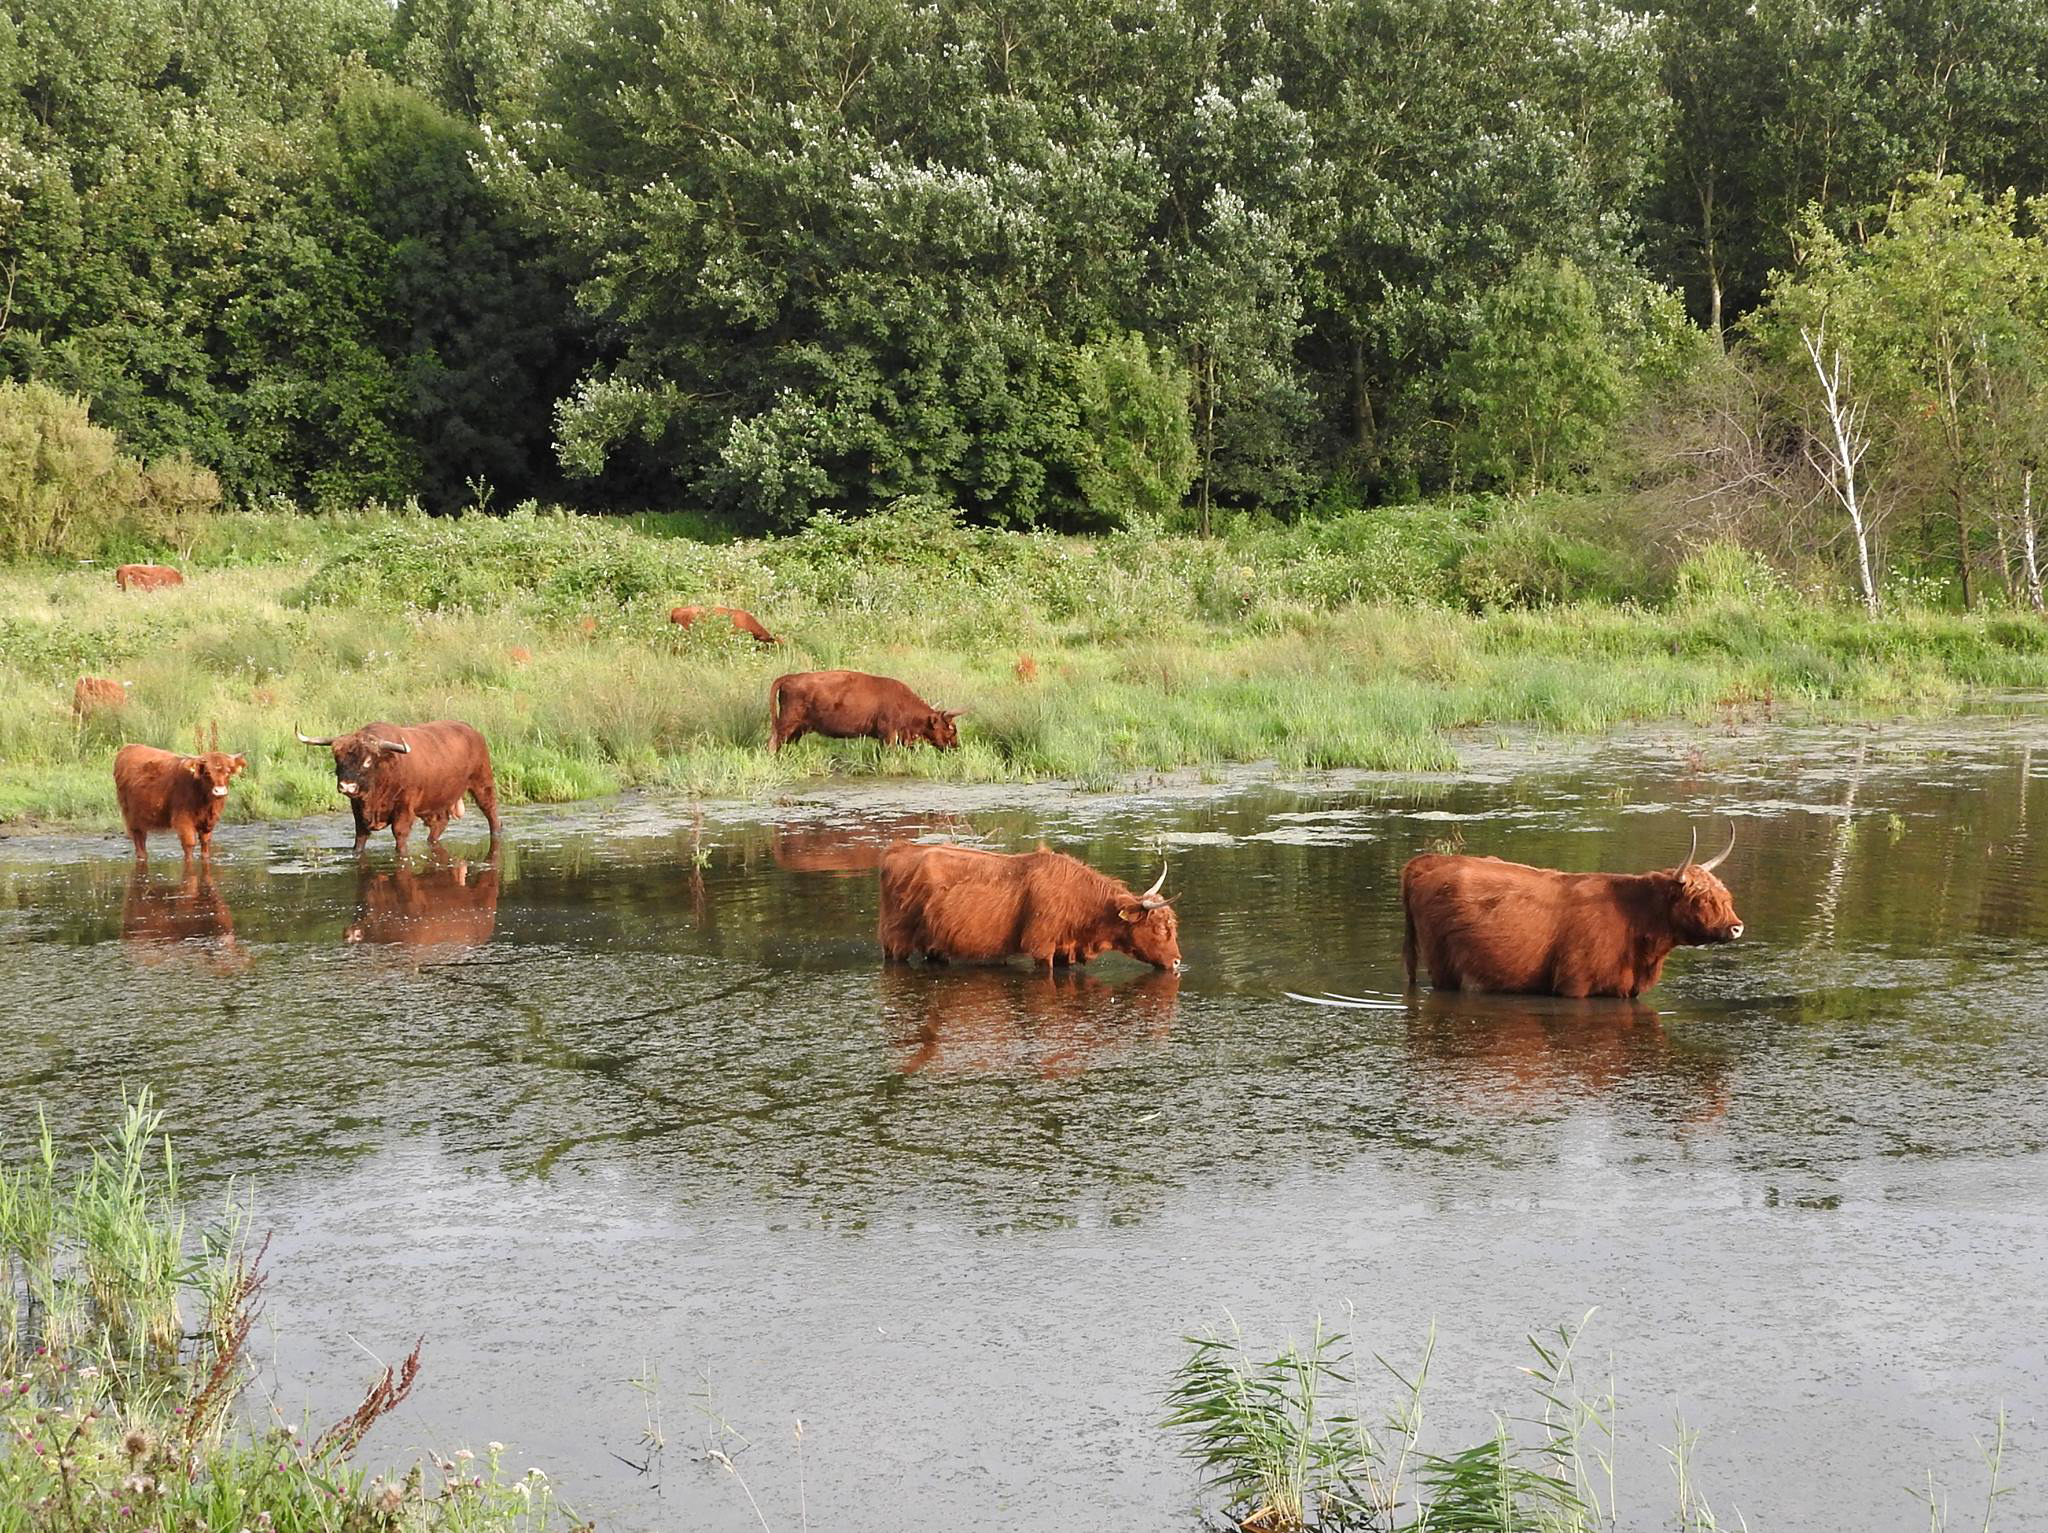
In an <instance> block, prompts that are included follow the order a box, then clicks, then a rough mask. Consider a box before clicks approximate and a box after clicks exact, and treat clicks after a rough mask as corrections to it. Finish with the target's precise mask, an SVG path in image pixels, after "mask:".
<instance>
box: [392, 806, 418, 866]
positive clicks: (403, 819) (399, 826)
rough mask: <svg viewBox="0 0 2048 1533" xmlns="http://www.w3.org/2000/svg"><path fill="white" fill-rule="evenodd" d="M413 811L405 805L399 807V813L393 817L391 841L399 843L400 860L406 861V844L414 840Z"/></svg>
mask: <svg viewBox="0 0 2048 1533" xmlns="http://www.w3.org/2000/svg"><path fill="white" fill-rule="evenodd" d="M412 821H413V813H412V810H411V809H409V808H407V807H406V806H405V805H403V804H400V805H399V806H398V812H397V813H396V814H394V815H392V816H391V839H392V840H394V841H396V842H397V843H398V860H399V861H400V862H403V861H405V843H406V842H408V841H410V840H411V839H412Z"/></svg>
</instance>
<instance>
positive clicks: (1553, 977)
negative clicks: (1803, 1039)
mask: <svg viewBox="0 0 2048 1533" xmlns="http://www.w3.org/2000/svg"><path fill="white" fill-rule="evenodd" d="M1693 845H1694V850H1695V851H1696V850H1698V845H1699V835H1698V833H1697V832H1695V833H1694V835H1693ZM1734 849H1735V837H1734V834H1733V833H1732V831H1731V833H1730V835H1729V837H1728V846H1727V848H1726V849H1725V850H1723V851H1722V853H1721V855H1720V856H1719V857H1714V858H1710V859H1709V860H1708V861H1706V862H1694V861H1693V860H1692V854H1691V853H1687V854H1686V859H1685V861H1684V862H1682V863H1680V864H1679V865H1678V866H1677V867H1675V868H1668V869H1665V870H1664V871H1662V872H1657V873H1558V872H1553V871H1552V870H1551V869H1549V868H1531V867H1525V866H1523V865H1522V864H1521V863H1519V862H1502V861H1501V860H1500V859H1499V858H1498V857H1448V856H1439V855H1434V854H1432V855H1430V856H1425V857H1416V858H1413V859H1411V860H1410V861H1409V863H1408V865H1407V866H1406V867H1404V868H1403V869H1402V870H1401V905H1402V910H1403V914H1404V917H1405V920H1406V935H1405V937H1404V940H1403V942H1402V947H1401V968H1402V972H1403V973H1404V974H1405V975H1406V977H1407V981H1408V984H1409V986H1410V987H1411V988H1413V986H1414V984H1415V974H1416V964H1417V961H1418V959H1419V960H1420V961H1421V962H1422V963H1423V964H1425V965H1426V966H1427V967H1428V969H1429V979H1430V983H1431V984H1432V985H1433V986H1435V987H1436V988H1437V989H1439V990H1493V991H1507V992H1512V993H1517V994H1524V995H1563V996H1588V995H1607V996H1637V995H1641V994H1642V993H1643V992H1644V991H1645V990H1648V989H1649V988H1650V987H1651V986H1652V985H1654V984H1656V983H1657V980H1658V977H1659V976H1660V975H1661V974H1662V973H1663V969H1664V960H1665V959H1666V958H1667V957H1669V956H1670V953H1671V950H1672V949H1673V948H1675V947H1697V946H1700V945H1703V944H1706V943H1718V942H1733V941H1734V940H1735V939H1736V938H1737V937H1740V936H1741V935H1742V918H1741V917H1740V916H1738V915H1737V914H1736V913H1735V901H1734V899H1733V898H1732V897H1731V896H1730V895H1729V893H1728V890H1727V887H1726V886H1725V885H1724V884H1723V883H1722V882H1721V880H1720V879H1718V878H1716V877H1715V876H1714V869H1715V868H1717V867H1719V866H1720V865H1721V863H1722V861H1723V860H1724V859H1725V858H1726V857H1727V855H1728V853H1729V852H1730V851H1733V850H1734Z"/></svg>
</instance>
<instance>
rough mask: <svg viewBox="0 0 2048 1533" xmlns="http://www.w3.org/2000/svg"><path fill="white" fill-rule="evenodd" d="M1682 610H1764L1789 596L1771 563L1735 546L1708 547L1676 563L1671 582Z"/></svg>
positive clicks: (1728, 544) (1715, 544)
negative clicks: (1716, 608) (1705, 608)
mask: <svg viewBox="0 0 2048 1533" xmlns="http://www.w3.org/2000/svg"><path fill="white" fill-rule="evenodd" d="M1673 585H1674V596H1675V598H1676V600H1677V603H1678V605H1680V606H1682V607H1714V606H1724V607H1768V606H1774V605H1777V604H1779V603H1781V602H1784V601H1786V600H1787V599H1788V598H1789V597H1790V596H1791V594H1792V592H1791V588H1790V587H1788V586H1787V585H1786V584H1785V581H1784V578H1783V577H1782V576H1781V575H1779V573H1778V572H1777V570H1776V569H1774V568H1773V567H1772V565H1771V562H1770V561H1769V560H1768V559H1766V558H1765V557H1764V556H1763V555H1762V554H1760V553H1757V552H1755V551H1754V550H1752V549H1747V548H1744V547H1743V546H1742V545H1741V544H1739V543H1708V544H1706V545H1704V546H1703V547H1700V548H1696V549H1694V550H1693V551H1692V552H1691V553H1689V554H1687V555H1686V556H1685V558H1684V559H1683V560H1681V561H1680V562H1679V566H1678V574H1677V577H1676V579H1675V580H1674V582H1673Z"/></svg>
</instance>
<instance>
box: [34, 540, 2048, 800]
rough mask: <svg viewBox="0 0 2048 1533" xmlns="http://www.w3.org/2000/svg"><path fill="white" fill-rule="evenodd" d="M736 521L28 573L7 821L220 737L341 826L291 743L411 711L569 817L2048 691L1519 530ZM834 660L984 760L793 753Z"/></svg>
mask: <svg viewBox="0 0 2048 1533" xmlns="http://www.w3.org/2000/svg"><path fill="white" fill-rule="evenodd" d="M1504 523H1505V524H1506V525H1505V526H1504ZM699 530H701V529H697V528H694V527H692V526H690V525H689V524H687V523H685V522H683V521H682V520H681V519H676V518H669V519H657V518H640V519H600V518H592V517H571V516H558V515H553V514H548V513H538V512H532V511H528V512H522V513H515V514H514V515H511V516H507V517H481V516H476V517H466V518H424V517H419V516H407V515H399V514H383V513H378V514H360V515H355V516H346V517H308V516H289V515H268V516H266V515H260V514H221V515H217V516H213V517H209V518H207V519H206V520H205V522H204V523H203V524H202V525H201V530H200V531H199V532H198V533H197V534H196V535H194V536H193V537H192V538H191V540H190V541H189V543H188V544H187V546H186V547H185V548H183V549H181V550H178V551H176V553H174V554H173V555H172V557H174V558H176V559H177V561H178V562H179V563H180V564H181V565H182V566H183V567H184V569H185V570H186V574H187V579H186V583H185V584H184V586H182V587H181V588H177V589H173V590H168V591H161V592H151V593H140V592H127V593H124V592H121V591H119V590H117V589H116V588H115V586H114V583H113V580H112V577H111V573H110V570H109V569H108V567H107V563H106V562H100V563H96V564H93V565H90V566H84V567H80V566H56V565H49V564H44V565H16V566H13V567H11V568H7V569H4V570H0V820H4V821H7V822H10V823H22V822H33V823H48V824H60V825H75V826H81V827H106V826H112V825H115V824H116V823H118V820H117V815H116V811H115V804H114V797H113V790H112V784H111V780H110V777H109V772H108V762H109V759H110V758H111V756H112V753H113V751H114V750H115V748H116V747H117V746H119V745H120V744H121V743H123V742H124V741H128V740H139V741H144V742H147V743H152V744H159V745H165V746H170V747H174V748H190V746H191V742H192V740H193V738H194V731H195V729H203V730H206V731H209V732H210V731H211V730H212V729H213V728H214V727H215V726H216V725H217V726H218V728H219V731H220V739H221V742H222V744H223V746H224V747H226V748H228V749H232V750H239V751H244V752H246V753H247V754H248V756H249V764H250V770H249V772H248V773H247V775H246V776H245V777H244V778H242V779H241V780H239V781H238V783H237V786H236V791H235V794H234V796H233V798H232V799H231V800H230V806H229V817H230V818H231V819H274V818H281V817H290V816H298V815H307V814H313V813H316V812H320V811H323V810H328V809H333V808H336V807H337V806H338V800H337V799H336V798H335V796H334V792H333V786H332V773H331V768H330V767H329V766H328V765H327V763H326V759H325V755H324V753H322V752H319V751H316V750H309V749H308V748H306V747H304V746H301V745H298V744H297V743H295V741H294V739H293V730H294V727H295V726H299V727H303V728H304V729H305V730H306V732H307V733H309V734H318V735H325V734H331V733H334V732H337V731H340V730H345V729H350V728H354V727H356V726H357V725H360V724H363V723H367V722H369V721H371V720H374V719H389V720H392V721H394V722H399V723H406V722H415V721H420V720H425V719H432V718H443V717H454V718H462V719H466V720H468V721H469V722H471V723H473V724H475V725H476V726H477V727H478V728H480V729H481V730H483V731H484V733H485V734H486V736H487V737H488V738H489V740H490V742H491V746H492V751H493V755H494V758H495V762H496V767H497V771H498V775H499V779H500V784H501V788H502V790H503V791H504V793H505V795H506V796H507V797H508V798H509V799H510V800H511V801H513V802H522V801H534V802H552V801H566V800H572V799H578V798H586V797H590V796H593V795H599V794H605V793H611V792H616V791H618V790H620V789H624V788H631V787H659V788H667V789H672V790H680V791H686V792H690V793H698V794H705V795H715V796H727V797H729V796H747V795H758V794H769V793H774V792H779V791H784V790H787V789H789V788H791V787H793V786H798V785H801V784H802V783H804V782H806V781H811V780H815V779H818V778H822V777H827V776H861V775H887V776H912V777H922V778H929V779H932V780H935V781H944V782H1003V781H1032V780H1039V779H1062V780H1071V781H1074V782H1077V783H1080V784H1083V785H1088V786H1098V787H1099V786H1108V785H1111V784H1113V783H1116V782H1118V781H1120V780H1123V779H1125V778H1128V777H1130V776H1131V775H1133V774H1142V773H1146V772H1155V771H1161V770H1167V769H1173V768H1197V769H1199V768H1205V767H1220V766H1223V765H1225V764H1230V763H1247V762H1270V763H1271V764H1272V765H1273V767H1274V768H1275V769H1276V770H1279V771H1283V772H1284V771H1297V770H1303V769H1314V768H1331V767H1360V768H1379V769H1392V770H1402V771H1432V770H1441V769H1445V768H1448V767H1451V766H1452V765H1454V763H1455V761H1456V759H1457V757H1456V739H1457V734H1458V732H1459V731H1463V730H1472V729H1477V728H1485V727H1499V728H1508V727H1515V728H1523V727H1533V728H1537V729H1542V730H1553V731H1560V732H1568V733H1574V734H1584V733H1588V732H1597V731H1601V730H1606V729H1610V728H1613V727H1615V726H1617V725H1623V724H1629V723H1637V722H1645V721H1684V722H1689V723H1693V724H1702V725H1703V724H1708V723H1711V722H1714V721H1716V720H1717V719H1721V718H1724V717H1726V716H1728V715H1729V713H1730V711H1731V710H1733V711H1734V712H1735V713H1736V714H1738V715H1740V716H1745V717H1746V716H1752V715H1754V713H1755V712H1756V711H1757V710H1759V709H1761V708H1764V707H1774V708H1778V709H1790V710H1798V711H1811V712H1831V713H1883V712H1898V711H1915V710H1917V711H1926V710H1940V709H1944V708H1949V707H1953V706H1955V705H1956V704H1957V703H1958V702H1959V701H1960V700H1963V699H1965V698H1967V697H1969V696H1971V695H1973V694H1981V693H1983V692H1985V691H1989V690H1996V689H2014V688H2035V687H2039V686H2041V685H2042V684H2043V683H2044V681H2048V627H2044V625H2043V624H2042V623H2041V622H2040V621H2039V620H2038V619H2035V618H2033V617H2030V616H2027V615H2024V614H2021V613H2018V612H2015V611H2012V610H2010V609H2005V610H1991V611H1979V612H1976V613H1970V614H1963V613H1957V612H1954V611H1943V610H1935V609H1915V608H1911V607H1901V606H1897V605H1895V606H1894V607H1892V608H1891V609H1890V610H1888V612H1887V613H1886V615H1884V616H1882V617H1880V618H1876V619H1872V618H1869V617H1866V616H1865V615H1863V614H1862V613H1861V612H1860V611H1858V610H1855V609H1853V608H1851V607H1849V606H1848V605H1846V604H1844V603H1842V602H1840V601H1838V600H1827V599H1823V598H1822V597H1820V596H1818V595H1817V594H1815V593H1813V592H1810V591H1801V590H1798V589H1794V588H1792V587H1790V586H1788V585H1786V584H1785V583H1784V582H1783V581H1782V580H1781V579H1779V578H1778V577H1776V576H1774V575H1772V574H1771V573H1770V572H1769V571H1768V570H1767V569H1766V568H1765V567H1764V566H1762V565H1761V564H1759V563H1758V562H1757V561H1755V560H1754V559H1752V558H1750V557H1749V556H1747V555H1744V554H1742V553H1740V552H1739V551H1736V550H1732V549H1727V548H1709V549H1706V550H1704V551H1703V552H1700V553H1696V554H1694V555H1693V556H1691V557H1690V558H1689V559H1687V560H1686V561H1685V562H1684V563H1682V564H1680V565H1678V566H1677V567H1676V569H1675V571H1674V572H1673V573H1672V574H1671V575H1670V576H1669V577H1667V578H1665V579H1663V580H1662V581H1661V582H1660V581H1658V580H1657V579H1656V578H1655V577H1652V576H1650V575H1648V574H1646V573H1645V572H1643V571H1640V570H1622V571H1620V572H1618V573H1617V572H1616V570H1614V569H1613V568H1612V567H1611V562H1610V564H1601V563H1599V562H1598V561H1597V560H1596V561H1591V562H1588V561H1586V560H1582V559H1580V558H1579V557H1578V554H1577V553H1576V552H1575V550H1577V549H1580V548H1583V547H1587V546H1589V545H1585V544H1574V543H1573V542H1572V541H1571V540H1570V539H1569V538H1567V537H1562V536H1557V537H1553V538H1552V540H1551V542H1550V543H1547V544H1546V543H1544V542H1542V540H1541V539H1538V538H1536V537H1535V536H1534V535H1533V534H1532V532H1531V529H1530V527H1529V526H1528V525H1526V524H1524V525H1521V526H1519V527H1517V526H1516V525H1515V524H1514V523H1513V522H1512V521H1511V520H1509V519H1507V518H1503V517H1502V516H1501V515H1500V514H1499V513H1498V511H1497V509H1496V510H1495V511H1492V512H1484V511H1482V512H1472V511H1470V510H1466V511H1464V512H1461V511H1460V510H1459V509H1458V508H1456V507H1451V508H1448V509H1446V508H1445V507H1442V506H1439V507H1435V508H1408V509H1405V510H1400V511H1386V512H1358V513H1353V514H1352V515H1350V516H1347V517H1342V518H1336V519H1332V520H1330V521H1325V522H1321V523H1311V524H1304V525H1302V526H1297V527H1290V528H1265V529H1259V528H1239V529H1237V530H1235V531H1233V532H1230V533H1228V534H1226V535H1225V536H1222V537H1219V538H1213V539H1201V538H1195V537H1177V536H1151V537H1139V536H1117V537H1110V538H1096V539H1081V538H1069V537H1059V536H1052V535H1046V534H1036V533H1009V532H996V531H984V530H975V529H969V528H965V527H962V526H960V525H959V524H958V522H957V520H956V519H955V518H954V517H953V516H952V515H951V514H950V513H949V512H946V511H944V510H942V509H937V508H931V507H920V506H918V505H914V504H913V505H909V506H906V507H904V508H902V509H900V510H898V511H897V512H895V513H892V514H889V515H885V516H879V517H871V518H868V519H865V520H863V521H860V522H846V523H842V522H836V521H821V522H818V523H814V524H813V525H812V526H811V527H810V528H809V529H808V530H807V531H805V532H803V533H801V534H799V535H797V536H794V537H789V538H780V539H764V540H754V541H726V542H713V541H705V540H702V539H701V538H700V537H697V536H692V535H690V534H691V533H693V532H696V531H699ZM1532 549H1533V550H1534V552H1533V553H1532V552H1531V550H1532ZM1504 550H1505V551H1504ZM684 602H725V603H729V604H733V605H738V606H743V607H746V608H748V609H750V610H752V611H753V612H755V613H756V614H757V615H759V616H760V617H761V619H762V620H763V621H764V622H765V623H767V625H768V626H769V627H770V628H771V629H772V630H773V631H775V632H776V633H778V634H780V635H783V636H784V637H785V640H786V642H785V643H784V644H783V645H780V646H777V647H775V648H772V649H769V648H764V647H763V646H760V645H758V644H756V643H754V642H753V641H751V640H749V639H746V638H744V637H741V636H738V635H735V634H732V633H730V632H729V631H726V630H724V629H723V628H720V627H717V626H715V625H714V626H702V625H700V626H699V627H698V628H696V629H694V630H689V631H684V630H681V629H678V628H676V627H675V626H674V625H672V624H671V623H670V622H669V621H668V612H669V609H670V608H671V607H672V606H673V605H676V604H678V603H684ZM828 667H849V668H854V669H860V670H871V671H877V672H882V673H884V674H888V675H893V676H897V677H901V678H902V679H904V680H905V681H907V682H908V683H910V685H912V686H913V687H914V688H916V689H917V690H918V691H919V692H920V693H921V694H922V695H923V696H924V697H926V698H927V699H928V700H930V701H932V702H934V703H938V704H941V705H944V706H948V707H965V708H967V709H968V710H970V711H969V713H968V716H967V718H966V719H965V720H964V721H963V724H962V734H961V749H960V750H958V751H957V752H953V753H946V754H940V753H936V752H932V751H929V750H925V749H921V748H916V749H884V748H882V747H880V746H878V745H876V744H874V743H872V742H838V741H825V740H817V739H806V740H804V741H802V742H800V743H799V744H797V745H795V746H793V747H791V748H790V749H789V750H787V751H785V752H784V753H783V754H782V755H780V756H779V757H773V756H770V755H769V754H768V752H767V750H766V748H765V740H766V735H767V724H768V715H767V694H768V685H769V682H770V681H771V680H772V679H773V678H774V677H775V676H776V675H778V674H780V673H782V672H784V671H792V670H805V669H814V668H828ZM88 675H91V676H105V677H109V678H113V679H117V680H121V681H126V682H129V683H132V686H131V688H130V691H129V694H128V696H129V701H128V703H127V705H126V706H125V707H122V708H118V709H110V710H107V711H103V712H100V713H97V714H93V715H91V716H89V717H86V718H83V719H80V718H77V717H75V716H74V714H73V711H72V689H73V686H74V684H75V682H76V681H77V679H78V678H79V677H81V676H88Z"/></svg>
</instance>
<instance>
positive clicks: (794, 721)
mask: <svg viewBox="0 0 2048 1533" xmlns="http://www.w3.org/2000/svg"><path fill="white" fill-rule="evenodd" d="M966 711H967V710H966V709H965V708H934V707H933V706H932V705H931V704H930V703H928V702H926V701H925V700H924V699H923V698H921V697H919V696H918V695H917V694H916V693H915V692H913V691H911V690H910V688H908V687H906V686H905V685H904V684H903V683H902V682H900V681H897V680H896V679H895V678H894V677H891V676H870V675H869V674H868V673H867V672H865V671H797V672H795V673H794V674H792V675H788V676H778V677H776V678H775V680H774V682H773V683H772V684H771V685H770V686H769V688H768V749H770V750H771V751H779V750H781V749H782V747H783V746H785V745H787V744H789V742H790V741H792V740H800V739H802V738H803V737H804V736H805V735H807V734H814V735H823V736H825V737H826V738H827V739H829V740H856V739H861V738H863V737H866V738H870V739H875V740H880V741H881V742H882V743H883V744H884V745H915V744H917V743H918V741H920V740H922V741H924V742H925V743H926V744H928V745H930V746H932V747H934V748H935V749H938V750H942V751H949V750H952V749H954V748H955V747H957V746H958V745H959V744H960V731H959V729H958V728H956V727H955V726H954V723H953V720H955V719H957V718H959V717H960V715H961V714H963V713H965V712H966Z"/></svg>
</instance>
